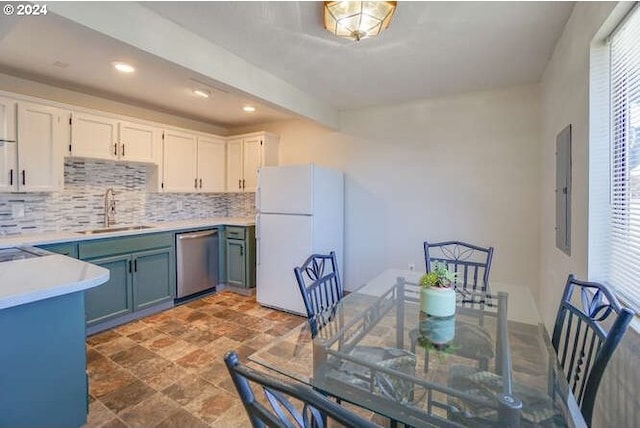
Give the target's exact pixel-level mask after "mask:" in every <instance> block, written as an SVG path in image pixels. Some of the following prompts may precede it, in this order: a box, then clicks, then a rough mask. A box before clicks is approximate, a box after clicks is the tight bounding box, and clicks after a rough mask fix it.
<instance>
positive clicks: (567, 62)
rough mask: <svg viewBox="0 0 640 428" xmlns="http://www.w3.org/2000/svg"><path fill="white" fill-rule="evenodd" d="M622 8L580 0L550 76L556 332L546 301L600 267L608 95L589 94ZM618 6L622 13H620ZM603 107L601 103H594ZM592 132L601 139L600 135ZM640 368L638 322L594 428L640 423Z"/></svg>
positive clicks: (544, 219)
mask: <svg viewBox="0 0 640 428" xmlns="http://www.w3.org/2000/svg"><path fill="white" fill-rule="evenodd" d="M616 6H617V4H616V3H614V2H607V3H595V2H594V3H592V2H578V3H576V6H575V7H574V10H573V13H572V14H571V17H570V18H569V20H568V21H567V24H566V26H565V29H564V32H563V35H562V37H561V38H560V40H559V41H558V44H557V45H556V48H555V51H554V53H553V56H552V58H551V60H550V62H549V64H548V66H547V68H546V70H545V72H544V75H543V79H542V84H541V97H542V100H541V105H542V142H541V145H540V149H541V157H542V164H541V174H540V176H541V182H540V186H541V197H540V220H541V228H540V250H541V252H540V255H541V256H540V287H539V296H538V298H539V301H540V302H541V304H540V305H539V306H540V308H541V310H542V315H543V316H544V318H545V322H546V324H547V327H548V328H549V331H551V328H552V323H553V320H554V319H555V316H556V311H557V305H555V304H554V305H550V304H544V302H558V301H559V300H560V296H561V293H562V290H563V288H564V283H565V281H566V279H567V275H568V274H569V273H576V274H577V275H578V276H579V277H580V278H582V279H584V278H587V273H588V271H590V270H592V269H589V266H588V221H589V216H588V215H589V212H588V204H589V199H588V196H589V195H588V185H589V180H588V179H589V165H588V154H589V147H588V141H589V138H590V135H589V132H590V127H591V132H598V129H597V127H595V126H594V124H593V123H590V122H589V101H590V98H591V102H595V100H596V99H598V98H596V96H597V97H601V94H600V93H598V94H595V93H594V94H590V93H589V65H590V58H589V50H590V45H591V42H592V40H593V38H594V36H595V35H596V33H598V32H599V30H600V29H601V27H603V25H604V26H609V27H610V26H611V22H610V21H611V20H615V18H613V19H609V20H607V18H608V17H609V16H610V14H611V13H612V11H613V10H614V8H616ZM619 7H620V6H618V8H619ZM621 7H625V5H621ZM626 7H628V5H627V6H626ZM618 8H617V9H618ZM617 9H616V11H615V13H616V14H618V10H617ZM606 21H609V22H606ZM599 36H600V35H599ZM597 107H598V106H595V105H594V108H597ZM569 123H571V125H572V132H573V141H572V145H573V156H572V161H573V168H572V180H573V200H572V206H571V210H572V229H571V235H572V253H571V256H567V255H565V254H564V253H562V252H561V251H559V250H558V249H556V248H555V235H554V229H553V228H554V221H555V206H554V204H555V198H554V189H555V166H554V165H555V156H554V153H555V138H556V135H557V134H558V132H560V131H561V130H562V128H564V127H565V126H566V125H567V124H569ZM591 137H592V138H593V137H594V135H591ZM592 196H593V195H592ZM592 202H593V201H592ZM592 239H594V237H592ZM589 279H591V278H589ZM636 322H637V321H636ZM639 366H640V334H638V330H637V326H636V327H635V328H631V329H630V330H629V331H628V332H627V334H626V335H625V337H624V339H623V341H622V343H621V345H620V347H619V349H618V350H617V351H616V353H615V354H614V356H613V359H612V361H611V363H610V365H609V367H608V368H607V370H606V371H605V375H604V377H603V380H602V384H601V385H600V389H599V391H598V398H597V399H596V408H595V412H594V418H593V426H594V427H637V426H639V423H640V398H639V396H638V386H639V385H640V370H638V367H639Z"/></svg>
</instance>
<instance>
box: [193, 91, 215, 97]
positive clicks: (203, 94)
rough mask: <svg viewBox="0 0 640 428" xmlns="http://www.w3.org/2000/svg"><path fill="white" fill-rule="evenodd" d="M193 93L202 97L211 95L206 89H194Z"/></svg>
mask: <svg viewBox="0 0 640 428" xmlns="http://www.w3.org/2000/svg"><path fill="white" fill-rule="evenodd" d="M193 93H194V94H195V95H197V96H199V97H202V98H209V97H210V96H211V91H210V90H208V89H194V90H193Z"/></svg>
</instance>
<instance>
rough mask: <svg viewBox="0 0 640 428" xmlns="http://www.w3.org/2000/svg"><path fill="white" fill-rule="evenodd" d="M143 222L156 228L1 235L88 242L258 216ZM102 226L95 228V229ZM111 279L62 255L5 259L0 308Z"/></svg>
mask: <svg viewBox="0 0 640 428" xmlns="http://www.w3.org/2000/svg"><path fill="white" fill-rule="evenodd" d="M144 224H145V226H153V227H151V228H149V229H142V230H127V231H119V232H108V233H100V234H94V235H83V234H81V233H77V232H70V231H69V232H51V233H33V234H23V235H13V236H8V237H3V238H0V248H11V247H19V246H34V245H44V244H52V243H60V242H77V241H87V240H93V239H104V238H113V237H119V236H129V235H141V234H148V233H157V232H167V231H176V230H183V229H185V230H186V229H198V228H204V227H214V226H221V225H227V226H252V225H254V224H255V218H253V217H215V218H208V219H197V220H183V221H168V222H162V223H144ZM121 226H126V225H123V224H117V225H115V226H113V227H121ZM99 228H100V227H96V229H99ZM108 279H109V270H107V269H104V268H101V267H99V266H96V265H93V264H91V263H86V262H83V261H80V260H76V259H73V258H70V257H65V256H62V255H59V254H51V255H47V256H43V257H34V258H30V259H24V260H14V261H6V262H2V263H0V309H5V308H10V307H13V306H18V305H22V304H25V303H31V302H36V301H39V300H44V299H48V298H51V297H56V296H62V295H64V294H69V293H73V292H76V291H82V290H86V289H87V288H91V287H95V286H97V285H100V284H103V283H104V282H106V281H107V280H108Z"/></svg>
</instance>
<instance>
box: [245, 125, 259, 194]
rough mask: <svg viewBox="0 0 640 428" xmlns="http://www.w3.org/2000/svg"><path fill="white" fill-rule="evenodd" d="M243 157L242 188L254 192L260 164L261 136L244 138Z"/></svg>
mask: <svg viewBox="0 0 640 428" xmlns="http://www.w3.org/2000/svg"><path fill="white" fill-rule="evenodd" d="M243 158H244V161H243V172H244V178H243V182H242V189H243V191H245V192H255V191H256V187H258V169H259V168H260V167H261V166H262V138H261V137H252V138H245V139H244V150H243Z"/></svg>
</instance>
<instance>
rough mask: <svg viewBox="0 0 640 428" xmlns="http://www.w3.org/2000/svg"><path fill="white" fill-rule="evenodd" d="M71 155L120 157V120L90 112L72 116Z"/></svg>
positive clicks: (107, 158)
mask: <svg viewBox="0 0 640 428" xmlns="http://www.w3.org/2000/svg"><path fill="white" fill-rule="evenodd" d="M71 156H76V157H84V158H93V159H106V160H114V159H117V158H118V121H117V120H115V119H111V118H108V117H103V116H97V115H93V114H88V113H76V112H74V113H73V114H72V116H71Z"/></svg>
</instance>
